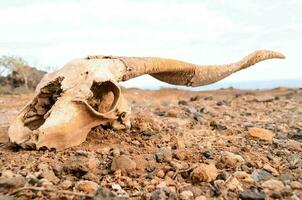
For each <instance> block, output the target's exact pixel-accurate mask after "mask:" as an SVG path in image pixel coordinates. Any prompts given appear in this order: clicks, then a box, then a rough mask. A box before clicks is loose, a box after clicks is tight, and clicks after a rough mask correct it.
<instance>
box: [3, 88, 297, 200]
mask: <svg viewBox="0 0 302 200" xmlns="http://www.w3.org/2000/svg"><path fill="white" fill-rule="evenodd" d="M124 92H125V93H126V98H127V99H128V101H129V103H131V105H132V110H133V114H132V128H131V129H130V130H128V131H113V130H110V129H105V128H102V127H97V128H95V129H94V130H92V131H91V132H90V133H89V136H88V138H87V140H86V141H85V142H84V143H83V144H82V145H80V146H77V147H74V148H70V149H66V150H64V151H60V152H55V151H49V150H43V151H42V150H39V151H29V150H24V149H20V148H18V147H16V146H12V145H10V144H8V143H7V135H6V134H7V128H8V126H9V122H10V121H11V120H13V118H14V117H15V116H16V115H17V113H18V111H19V110H20V109H21V108H22V107H23V106H24V105H25V104H26V103H27V102H28V101H29V100H30V99H31V97H32V95H2V96H0V113H1V115H0V199H1V200H2V199H14V198H16V199H91V198H94V199H123V198H126V199H199V200H201V199H239V198H241V199H302V158H301V155H302V106H301V105H302V90H301V89H287V88H278V89H274V90H266V91H241V90H234V89H224V90H217V91H202V92H191V91H182V90H171V89H163V90H159V91H146V90H138V89H129V90H125V91H124ZM255 127H256V128H261V129H253V128H255ZM252 135H253V136H252Z"/></svg>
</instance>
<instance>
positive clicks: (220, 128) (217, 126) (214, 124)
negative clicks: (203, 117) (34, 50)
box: [210, 121, 227, 131]
mask: <svg viewBox="0 0 302 200" xmlns="http://www.w3.org/2000/svg"><path fill="white" fill-rule="evenodd" d="M210 126H211V127H212V130H218V131H223V130H226V129H227V127H226V126H224V125H221V124H218V123H217V122H215V121H211V123H210Z"/></svg>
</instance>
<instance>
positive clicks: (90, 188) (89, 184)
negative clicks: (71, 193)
mask: <svg viewBox="0 0 302 200" xmlns="http://www.w3.org/2000/svg"><path fill="white" fill-rule="evenodd" d="M98 187H99V185H98V184H97V183H95V182H93V181H83V180H81V181H79V182H77V183H76V184H75V188H76V189H77V190H79V191H83V192H86V193H94V192H96V191H97V189H98Z"/></svg>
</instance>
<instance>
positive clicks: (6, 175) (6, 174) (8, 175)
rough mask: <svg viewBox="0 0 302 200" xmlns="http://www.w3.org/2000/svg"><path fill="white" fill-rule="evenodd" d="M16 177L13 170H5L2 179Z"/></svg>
mask: <svg viewBox="0 0 302 200" xmlns="http://www.w3.org/2000/svg"><path fill="white" fill-rule="evenodd" d="M14 176H15V174H14V172H12V171H11V170H3V171H2V172H1V178H13V177H14Z"/></svg>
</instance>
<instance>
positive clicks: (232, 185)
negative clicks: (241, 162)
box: [226, 177, 243, 191]
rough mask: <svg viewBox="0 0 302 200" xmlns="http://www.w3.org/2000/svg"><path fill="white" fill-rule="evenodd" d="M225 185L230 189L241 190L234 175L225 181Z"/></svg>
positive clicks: (240, 185)
mask: <svg viewBox="0 0 302 200" xmlns="http://www.w3.org/2000/svg"><path fill="white" fill-rule="evenodd" d="M226 186H227V188H228V189H229V190H231V191H243V189H242V184H241V183H240V182H239V181H238V179H237V178H235V177H233V178H232V179H231V180H230V181H229V182H227V184H226Z"/></svg>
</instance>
